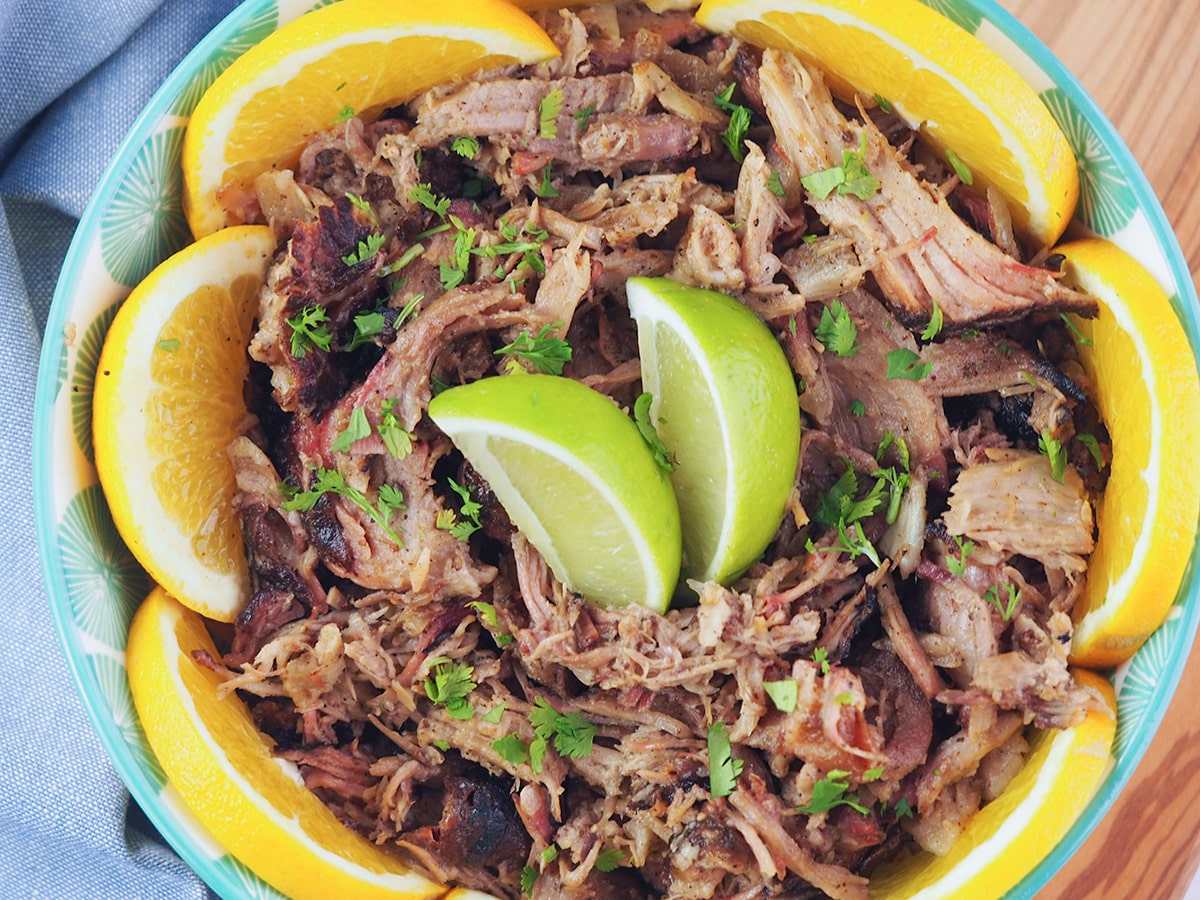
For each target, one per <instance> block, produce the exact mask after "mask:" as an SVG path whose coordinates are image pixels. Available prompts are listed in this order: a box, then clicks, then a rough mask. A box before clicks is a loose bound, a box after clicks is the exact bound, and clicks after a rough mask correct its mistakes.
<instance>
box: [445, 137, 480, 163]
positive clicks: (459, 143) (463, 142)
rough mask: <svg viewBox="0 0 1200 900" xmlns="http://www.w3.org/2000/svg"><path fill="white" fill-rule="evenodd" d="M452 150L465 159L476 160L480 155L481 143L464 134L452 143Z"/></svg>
mask: <svg viewBox="0 0 1200 900" xmlns="http://www.w3.org/2000/svg"><path fill="white" fill-rule="evenodd" d="M450 149H451V150H452V151H454V152H455V153H457V154H458V155H459V156H461V157H463V158H464V159H474V158H475V157H476V156H477V155H478V154H479V141H477V140H475V138H473V137H471V136H470V135H465V134H464V135H461V136H459V137H456V138H455V139H454V140H453V141H451V142H450Z"/></svg>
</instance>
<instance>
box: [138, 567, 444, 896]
mask: <svg viewBox="0 0 1200 900" xmlns="http://www.w3.org/2000/svg"><path fill="white" fill-rule="evenodd" d="M197 650H201V651H204V652H206V653H208V654H210V655H211V656H213V657H218V656H219V654H218V651H217V649H216V647H215V646H214V644H213V641H212V638H211V637H209V635H208V632H207V631H206V630H205V627H204V622H203V620H202V619H201V618H200V617H199V616H198V615H196V614H195V613H193V612H191V611H190V610H188V609H186V608H185V607H183V606H182V605H181V604H179V603H178V602H176V600H175V599H174V598H173V597H171V596H170V595H169V594H167V592H166V591H164V590H163V589H162V588H161V587H159V588H155V589H154V591H153V592H151V594H150V596H149V597H147V598H146V600H145V602H144V603H143V604H142V606H141V608H140V609H139V610H138V612H137V615H135V616H134V619H133V624H132V625H131V626H130V629H129V642H128V647H127V651H126V652H127V660H128V664H129V686H130V690H131V691H132V693H133V701H134V706H135V707H136V709H137V712H138V717H139V718H140V719H141V722H142V726H143V728H144V729H145V731H146V737H147V739H148V740H149V741H150V746H151V747H152V748H153V749H154V753H155V756H157V757H158V761H159V762H160V763H161V764H162V767H163V771H164V772H166V775H167V778H168V779H169V780H170V782H171V784H172V785H173V786H174V787H175V789H176V790H177V791H179V794H180V796H181V797H182V798H183V800H184V803H185V804H187V806H188V808H189V809H191V810H192V812H193V813H195V814H196V816H197V818H199V819H200V821H201V822H203V823H204V825H205V826H206V827H207V828H208V829H209V831H211V832H212V835H213V837H215V838H216V840H217V842H218V843H219V844H221V846H222V847H224V848H225V849H226V850H228V851H229V852H230V853H231V854H233V855H234V856H235V857H237V858H238V859H240V860H241V861H242V862H243V863H244V864H245V865H246V866H247V867H248V868H250V869H251V870H252V871H253V872H254V873H255V874H256V875H258V876H259V877H260V878H262V879H263V880H264V881H266V882H268V883H269V884H271V885H273V886H274V887H276V888H278V889H279V890H280V891H282V892H283V893H284V894H286V895H287V896H288V897H291V898H292V900H318V898H324V897H354V898H356V900H358V898H361V900H432V898H434V897H439V896H441V894H442V893H443V892H444V890H445V889H444V888H443V887H441V886H440V885H437V884H434V883H433V882H431V881H429V879H427V878H425V877H423V876H421V875H419V874H417V873H416V872H414V871H412V870H410V869H408V868H407V867H406V866H405V865H404V863H403V862H402V861H401V860H400V859H399V858H397V857H395V856H391V855H390V854H388V853H387V852H385V851H384V850H382V849H381V848H379V847H377V846H375V844H373V843H371V842H370V841H369V840H367V839H366V838H364V837H362V836H361V835H359V834H356V833H355V832H353V831H351V830H350V829H349V828H347V827H346V826H344V825H343V824H342V823H341V822H339V821H338V820H337V818H336V817H335V816H334V814H333V813H332V812H331V811H330V810H329V808H328V807H326V806H325V804H324V803H322V802H321V800H320V799H319V798H318V797H317V796H316V795H315V794H313V793H312V792H311V791H309V789H308V788H307V787H305V786H304V783H303V781H302V780H301V779H300V775H299V773H298V772H297V771H296V770H295V768H294V766H293V765H292V764H290V763H286V762H283V761H282V760H280V759H278V758H277V757H276V756H275V755H274V754H273V753H272V751H271V749H270V746H269V744H268V741H267V738H265V737H263V735H262V734H261V733H260V732H259V731H258V729H257V728H256V727H255V725H254V721H253V720H252V719H251V717H250V712H249V710H247V709H246V705H245V704H244V703H243V702H242V701H241V699H240V698H238V697H237V696H236V695H231V696H222V695H221V694H220V692H219V685H220V683H221V678H220V676H219V675H218V674H217V673H216V672H214V671H212V669H210V668H208V667H207V666H204V665H201V664H200V663H199V662H197V661H196V659H195V658H194V656H193V652H194V651H197Z"/></svg>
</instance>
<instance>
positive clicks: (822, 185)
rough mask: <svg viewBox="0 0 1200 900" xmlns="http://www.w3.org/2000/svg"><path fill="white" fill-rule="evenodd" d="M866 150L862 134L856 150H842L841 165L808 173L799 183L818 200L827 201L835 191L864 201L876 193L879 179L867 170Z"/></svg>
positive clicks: (864, 137) (865, 138)
mask: <svg viewBox="0 0 1200 900" xmlns="http://www.w3.org/2000/svg"><path fill="white" fill-rule="evenodd" d="M866 150H867V135H866V132H863V134H862V142H861V144H860V146H859V149H858V150H843V151H842V164H841V165H840V166H830V167H829V168H828V169H821V170H820V171H818V172H810V173H808V174H807V175H804V176H802V177H801V178H800V183H801V184H802V185H804V187H805V188H806V189H807V190H808V191H809V193H811V194H813V195H814V196H815V197H817V198H818V199H820V200H826V199H828V197H829V195H830V194H832V193H833V192H834V191H837V192H838V193H839V194H841V195H849V196H852V197H857V198H858V199H860V200H866V199H867V198H868V197H870V196H872V195H874V194H876V193H878V191H879V179H877V178H876V177H875V176H874V175H872V174H871V172H870V171H869V170H868V169H867V164H866V162H864V161H863V154H864V153H866Z"/></svg>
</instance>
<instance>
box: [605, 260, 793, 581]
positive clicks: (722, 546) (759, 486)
mask: <svg viewBox="0 0 1200 900" xmlns="http://www.w3.org/2000/svg"><path fill="white" fill-rule="evenodd" d="M627 293H628V296H629V312H630V314H631V315H632V316H633V318H634V320H635V321H636V322H637V329H638V349H639V351H640V354H641V358H642V383H643V385H644V387H645V390H647V391H649V392H650V394H651V395H652V396H653V397H654V400H653V403H652V404H651V407H650V418H651V421H652V422H653V423H654V424H655V427H656V428H657V429H658V433H659V436H660V437H661V438H662V441H663V443H664V444H666V446H667V448H668V449H669V450H670V451H671V452H672V453H673V454H674V456H675V458H676V461H677V465H676V466H675V470H674V471H673V472H672V473H671V484H672V486H673V487H674V489H675V495H676V497H677V498H678V500H679V514H680V518H681V520H682V522H683V555H684V572H685V573H686V574H687V575H689V576H690V577H692V578H698V579H700V580H701V581H727V580H729V579H730V578H731V577H733V576H735V575H737V574H738V573H739V572H741V571H742V570H743V569H745V568H746V567H747V566H748V565H750V563H752V562H753V561H754V560H755V559H756V558H758V556H759V555H760V554H761V553H762V552H763V550H764V549H765V548H766V546H767V543H768V542H769V541H770V540H771V537H772V536H773V535H774V534H775V532H776V530H777V529H778V528H779V522H780V519H781V518H782V517H783V511H784V507H785V506H786V504H787V499H788V495H789V494H790V493H791V490H792V487H793V485H794V484H795V481H796V466H797V462H798V459H799V453H800V406H799V401H798V400H797V397H796V381H795V378H794V376H793V375H792V369H791V366H790V365H789V364H788V361H787V357H785V356H784V354H783V350H782V348H780V346H779V343H778V342H777V341H776V340H775V338H774V336H773V335H772V334H771V332H770V330H769V329H768V328H767V326H766V325H765V324H763V321H762V320H761V319H759V318H758V316H756V315H755V314H754V313H753V312H751V311H750V310H749V309H748V308H746V307H745V306H743V305H742V304H741V303H739V302H738V301H736V300H734V299H733V298H731V297H728V296H726V295H725V294H720V293H717V292H716V291H708V290H702V289H700V288H693V287H688V286H686V285H682V284H679V283H678V282H675V281H671V280H670V279H667V278H631V279H630V280H629V283H628V285H627Z"/></svg>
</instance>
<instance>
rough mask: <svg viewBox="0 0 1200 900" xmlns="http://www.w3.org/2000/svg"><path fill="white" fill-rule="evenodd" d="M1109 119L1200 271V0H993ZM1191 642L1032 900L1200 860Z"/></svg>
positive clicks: (1147, 877)
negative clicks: (1157, 711) (1124, 769)
mask: <svg viewBox="0 0 1200 900" xmlns="http://www.w3.org/2000/svg"><path fill="white" fill-rule="evenodd" d="M1000 2H1001V5H1003V6H1004V7H1005V8H1007V9H1008V10H1009V11H1010V12H1011V13H1013V14H1014V15H1015V16H1016V17H1017V18H1018V19H1020V20H1021V21H1022V22H1023V23H1024V24H1025V25H1026V26H1027V27H1028V28H1029V29H1030V30H1032V31H1033V32H1034V33H1035V34H1036V35H1037V36H1038V37H1039V38H1041V40H1042V41H1043V42H1044V43H1045V44H1046V45H1047V46H1049V47H1050V49H1051V50H1053V51H1054V53H1055V54H1056V55H1057V56H1058V57H1059V59H1061V60H1062V61H1063V62H1064V63H1065V64H1066V66H1067V68H1068V69H1070V70H1071V71H1072V72H1073V73H1074V74H1075V76H1076V77H1077V78H1078V79H1079V80H1080V81H1081V82H1082V83H1083V86H1084V87H1085V88H1087V90H1088V92H1089V93H1091V95H1092V97H1094V98H1095V100H1096V102H1097V103H1098V104H1099V105H1100V107H1101V108H1102V109H1103V110H1104V112H1105V113H1106V114H1107V115H1108V117H1109V119H1111V120H1112V122H1113V124H1114V125H1116V127H1117V130H1118V131H1119V132H1120V133H1121V135H1122V137H1124V139H1125V143H1127V144H1128V145H1129V148H1130V150H1132V151H1133V155H1134V156H1135V157H1136V158H1137V160H1138V162H1139V163H1140V164H1141V166H1142V168H1143V169H1144V170H1145V172H1146V175H1147V176H1148V178H1149V180H1150V184H1151V185H1152V186H1153V188H1154V191H1155V193H1156V194H1157V195H1158V198H1159V200H1160V201H1161V202H1162V204H1163V208H1164V209H1165V210H1166V213H1167V218H1168V219H1169V220H1170V222H1171V224H1172V226H1173V227H1174V228H1175V231H1176V234H1177V236H1178V238H1179V243H1180V246H1181V247H1182V248H1183V252H1184V255H1185V257H1186V258H1187V261H1188V266H1189V268H1190V269H1191V273H1192V279H1193V280H1196V279H1197V275H1198V274H1200V158H1198V154H1200V93H1198V89H1200V0H1179V2H1177V0H1146V2H1142V3H1129V2H1128V0H1000ZM1198 800H1200V650H1197V649H1196V648H1195V647H1194V648H1193V650H1192V654H1191V658H1190V659H1189V661H1188V664H1187V667H1186V669H1185V670H1184V673H1183V676H1182V680H1181V682H1180V686H1179V689H1178V691H1177V693H1176V695H1175V697H1174V699H1173V701H1172V703H1171V706H1170V708H1169V710H1168V711H1167V715H1166V719H1165V722H1164V725H1163V727H1162V730H1161V731H1160V733H1159V734H1158V735H1157V736H1156V737H1155V740H1154V742H1153V744H1152V745H1151V747H1150V749H1149V751H1148V752H1147V754H1146V756H1145V757H1144V758H1143V760H1142V762H1141V764H1140V765H1139V766H1138V768H1137V770H1136V771H1135V773H1134V775H1133V778H1132V780H1131V781H1130V783H1129V785H1128V787H1126V788H1125V791H1124V792H1123V793H1122V794H1121V796H1120V797H1119V798H1118V800H1117V803H1116V805H1115V807H1114V808H1113V809H1112V810H1111V811H1110V812H1109V814H1108V815H1107V816H1106V817H1105V819H1104V821H1103V822H1102V823H1101V824H1100V826H1099V827H1098V828H1097V829H1096V831H1095V832H1093V833H1092V835H1091V837H1090V838H1089V839H1088V840H1087V842H1086V843H1085V844H1084V845H1083V847H1082V848H1081V849H1080V851H1079V852H1078V853H1077V854H1076V855H1075V856H1074V858H1073V859H1072V860H1071V862H1070V863H1069V864H1068V866H1067V867H1066V869H1065V870H1064V871H1063V872H1062V873H1061V874H1060V875H1059V876H1058V877H1057V878H1056V879H1055V880H1054V882H1053V883H1052V884H1051V885H1050V886H1049V887H1048V888H1046V889H1044V890H1043V891H1042V892H1041V893H1040V894H1039V895H1038V900H1101V898H1103V900H1124V898H1137V900H1177V898H1181V897H1183V896H1184V895H1185V894H1186V893H1187V889H1188V885H1189V884H1190V883H1191V881H1192V880H1193V878H1194V876H1195V872H1196V869H1197V866H1198V864H1200V802H1197V801H1198Z"/></svg>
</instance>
